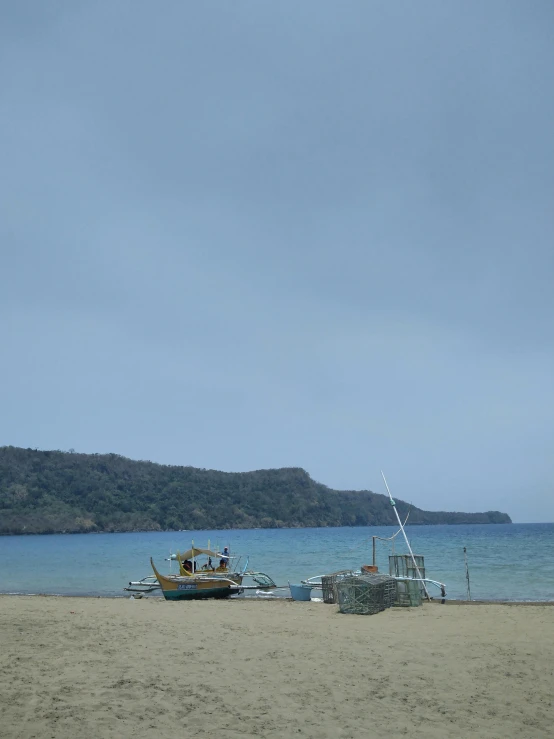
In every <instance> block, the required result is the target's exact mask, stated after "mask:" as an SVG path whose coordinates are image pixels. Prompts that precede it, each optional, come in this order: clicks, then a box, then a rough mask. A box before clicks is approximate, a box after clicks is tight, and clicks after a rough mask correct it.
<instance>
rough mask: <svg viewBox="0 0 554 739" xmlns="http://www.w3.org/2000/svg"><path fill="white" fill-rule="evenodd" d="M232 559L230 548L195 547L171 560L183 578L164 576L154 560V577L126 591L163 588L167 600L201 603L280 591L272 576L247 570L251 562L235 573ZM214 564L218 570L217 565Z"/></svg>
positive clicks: (139, 582) (176, 575)
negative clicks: (201, 559) (257, 591)
mask: <svg viewBox="0 0 554 739" xmlns="http://www.w3.org/2000/svg"><path fill="white" fill-rule="evenodd" d="M200 556H203V557H204V558H206V559H207V561H206V562H205V563H204V564H202V565H200V564H199V562H198V557H200ZM232 559H236V558H235V557H232V556H231V554H230V553H229V550H228V548H227V547H225V549H224V550H223V552H214V551H212V550H211V549H199V548H198V547H195V546H194V545H193V546H192V549H189V550H187V551H186V552H183V553H182V554H179V553H177V554H175V555H171V557H170V560H173V561H174V560H177V562H178V563H179V574H175V575H173V574H168V575H162V573H161V572H159V571H158V569H157V568H156V566H155V564H154V560H153V559H152V557H151V558H150V564H151V566H152V570H153V571H154V576H153V577H152V576H150V577H146V578H143V580H140V581H138V582H130V583H129V587H128V588H125V590H127V591H128V592H129V591H130V592H139V593H140V592H146V593H149V592H152V591H153V590H157V589H158V588H160V589H161V591H162V593H163V596H164V598H165V599H166V600H197V599H200V598H228V597H229V596H231V595H237V594H240V593H242V592H243V591H244V590H252V589H258V588H260V589H263V590H270V589H273V588H276V587H277V586H276V585H275V582H274V581H273V580H272V579H271V578H270V577H269V575H266V574H265V573H264V572H253V571H251V570H247V567H248V560H247V561H246V565H245V566H244V569H243V570H242V571H236V570H235V571H233V570H231V569H230V563H231V560H232ZM239 559H240V558H239ZM214 561H215V562H216V563H217V566H215V565H214V564H213V562H214ZM237 569H238V564H237ZM245 577H249V578H251V579H252V580H253V581H254V583H255V584H254V585H243V579H244V578H245Z"/></svg>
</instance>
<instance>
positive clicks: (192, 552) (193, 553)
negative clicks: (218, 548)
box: [179, 547, 220, 562]
mask: <svg viewBox="0 0 554 739" xmlns="http://www.w3.org/2000/svg"><path fill="white" fill-rule="evenodd" d="M201 554H205V555H206V557H219V556H220V555H219V554H217V552H212V550H211V549H198V547H193V548H192V549H187V551H186V552H183V553H182V554H179V557H180V558H181V559H182V560H183V562H184V561H185V560H187V559H192V558H193V557H198V556H200V555H201Z"/></svg>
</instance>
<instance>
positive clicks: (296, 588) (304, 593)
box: [289, 582, 312, 600]
mask: <svg viewBox="0 0 554 739" xmlns="http://www.w3.org/2000/svg"><path fill="white" fill-rule="evenodd" d="M289 588H290V594H291V596H292V599H293V600H311V598H312V586H311V585H291V584H290V582H289Z"/></svg>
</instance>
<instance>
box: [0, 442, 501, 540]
mask: <svg viewBox="0 0 554 739" xmlns="http://www.w3.org/2000/svg"><path fill="white" fill-rule="evenodd" d="M397 506H398V511H399V513H400V515H401V516H405V515H406V513H407V512H408V508H410V506H409V505H408V504H407V503H405V502H403V501H401V500H397ZM409 520H410V524H416V523H419V524H423V523H425V524H439V523H447V524H456V523H511V521H510V517H509V516H508V515H507V514H505V513H499V512H498V511H489V512H487V513H442V512H441V513H438V512H433V513H431V512H428V511H422V510H420V509H418V508H413V507H412V508H410V519H409ZM395 523H396V519H395V516H394V511H393V509H392V506H391V505H390V502H389V500H388V498H387V497H385V496H384V495H379V494H377V493H372V492H369V491H366V490H364V491H359V492H353V491H337V490H331V489H330V488H328V487H326V486H325V485H322V484H320V483H318V482H315V481H314V480H312V479H311V477H310V476H309V475H308V473H307V472H305V471H304V470H302V469H298V468H290V469H274V470H258V471H256V472H240V473H234V472H233V473H231V472H217V471H215V470H204V469H196V468H194V467H173V466H167V465H159V464H153V463H152V462H135V461H133V460H131V459H126V458H125V457H120V456H118V455H117V454H75V453H69V452H59V451H55V452H54V451H52V452H42V451H37V450H33V449H19V448H16V447H0V534H21V533H28V534H45V533H55V532H68V533H69V532H89V531H144V530H148V531H157V530H171V529H226V528H255V527H263V528H272V527H276V528H280V527H300V526H368V525H387V524H395Z"/></svg>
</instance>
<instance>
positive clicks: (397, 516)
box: [381, 470, 431, 600]
mask: <svg viewBox="0 0 554 739" xmlns="http://www.w3.org/2000/svg"><path fill="white" fill-rule="evenodd" d="M381 475H382V477H383V482H384V483H385V487H386V488H387V493H388V494H389V498H390V502H391V505H392V507H393V508H394V512H395V513H396V519H397V521H398V525H399V526H400V530H401V531H402V533H403V534H404V541H405V542H406V546H407V547H408V551H409V552H410V555H411V557H412V562H413V563H414V567H415V571H416V572H417V576H418V578H419V579H420V581H421V584H422V585H423V590H424V591H425V595H426V596H427V600H431V596H430V595H429V591H428V590H427V586H426V585H425V583H424V582H423V578H422V577H421V572H420V571H419V567H418V566H417V562H416V561H415V557H414V553H413V552H412V547H411V546H410V542H409V541H408V537H407V536H406V532H405V531H404V526H403V525H402V521H401V520H400V516H399V515H398V511H397V510H396V503H395V502H394V499H393V497H392V495H391V493H390V490H389V486H388V485H387V480H386V478H385V474H384V472H383V470H381Z"/></svg>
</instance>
